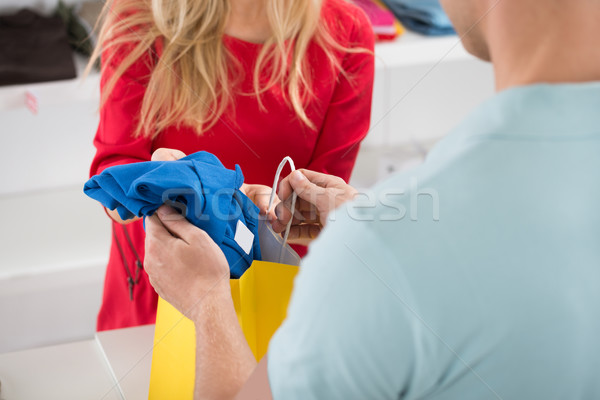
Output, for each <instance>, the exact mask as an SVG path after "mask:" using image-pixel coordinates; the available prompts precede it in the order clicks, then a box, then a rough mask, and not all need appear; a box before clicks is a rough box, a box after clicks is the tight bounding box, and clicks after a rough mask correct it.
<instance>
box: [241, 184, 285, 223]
mask: <svg viewBox="0 0 600 400" xmlns="http://www.w3.org/2000/svg"><path fill="white" fill-rule="evenodd" d="M240 191H241V192H242V193H244V194H245V195H246V196H248V198H250V200H252V202H253V203H254V204H255V205H256V206H257V207H258V209H259V210H260V215H266V216H267V220H269V221H272V220H274V219H275V218H276V216H275V207H274V206H276V205H277V204H279V197H277V196H275V199H274V200H273V208H272V210H271V212H269V198H270V197H271V192H272V191H273V189H271V188H270V187H268V186H265V185H248V184H246V183H244V184H243V185H242V187H241V188H240Z"/></svg>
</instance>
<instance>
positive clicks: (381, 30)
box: [352, 0, 404, 40]
mask: <svg viewBox="0 0 600 400" xmlns="http://www.w3.org/2000/svg"><path fill="white" fill-rule="evenodd" d="M352 2H353V3H354V4H355V5H357V6H358V7H360V8H361V9H362V10H363V11H364V12H365V14H367V17H369V21H370V22H371V26H372V27H373V32H374V33H375V38H376V39H377V40H393V39H395V38H396V37H398V36H400V35H401V34H402V33H404V28H402V25H400V22H398V20H397V19H396V18H395V17H394V14H392V12H391V11H390V10H388V9H387V8H386V6H385V5H384V4H383V3H381V2H380V1H379V0H352Z"/></svg>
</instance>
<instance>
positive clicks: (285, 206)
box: [271, 198, 305, 233]
mask: <svg viewBox="0 0 600 400" xmlns="http://www.w3.org/2000/svg"><path fill="white" fill-rule="evenodd" d="M291 203H292V199H291V198H289V199H287V200H286V201H282V202H280V203H279V204H277V206H276V207H275V210H274V212H275V220H273V221H272V222H271V226H272V227H273V230H274V231H275V232H277V233H280V232H283V231H284V230H285V228H286V226H287V225H288V224H289V223H290V219H292V224H299V223H301V222H304V217H303V215H302V213H301V212H299V211H298V208H299V207H300V206H301V204H302V203H305V202H304V200H301V199H299V200H297V201H296V211H294V214H293V218H292V212H291V207H292V206H291Z"/></svg>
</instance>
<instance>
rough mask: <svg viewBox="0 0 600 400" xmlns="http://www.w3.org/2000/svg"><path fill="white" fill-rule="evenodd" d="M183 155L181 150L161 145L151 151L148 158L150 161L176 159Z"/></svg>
mask: <svg viewBox="0 0 600 400" xmlns="http://www.w3.org/2000/svg"><path fill="white" fill-rule="evenodd" d="M183 157H185V153H184V152H183V151H181V150H177V149H167V148H165V147H161V148H160V149H156V150H155V151H154V153H152V157H151V158H150V159H151V160H152V161H176V160H179V159H180V158H183Z"/></svg>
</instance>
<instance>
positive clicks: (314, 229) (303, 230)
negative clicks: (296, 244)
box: [288, 224, 322, 240]
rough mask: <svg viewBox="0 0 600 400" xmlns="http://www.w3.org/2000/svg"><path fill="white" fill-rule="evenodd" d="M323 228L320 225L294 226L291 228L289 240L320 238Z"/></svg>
mask: <svg viewBox="0 0 600 400" xmlns="http://www.w3.org/2000/svg"><path fill="white" fill-rule="evenodd" d="M321 229H322V226H321V225H320V224H301V225H293V226H292V227H291V228H290V233H289V235H288V240H294V239H315V238H316V237H317V236H319V233H320V232H321Z"/></svg>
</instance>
